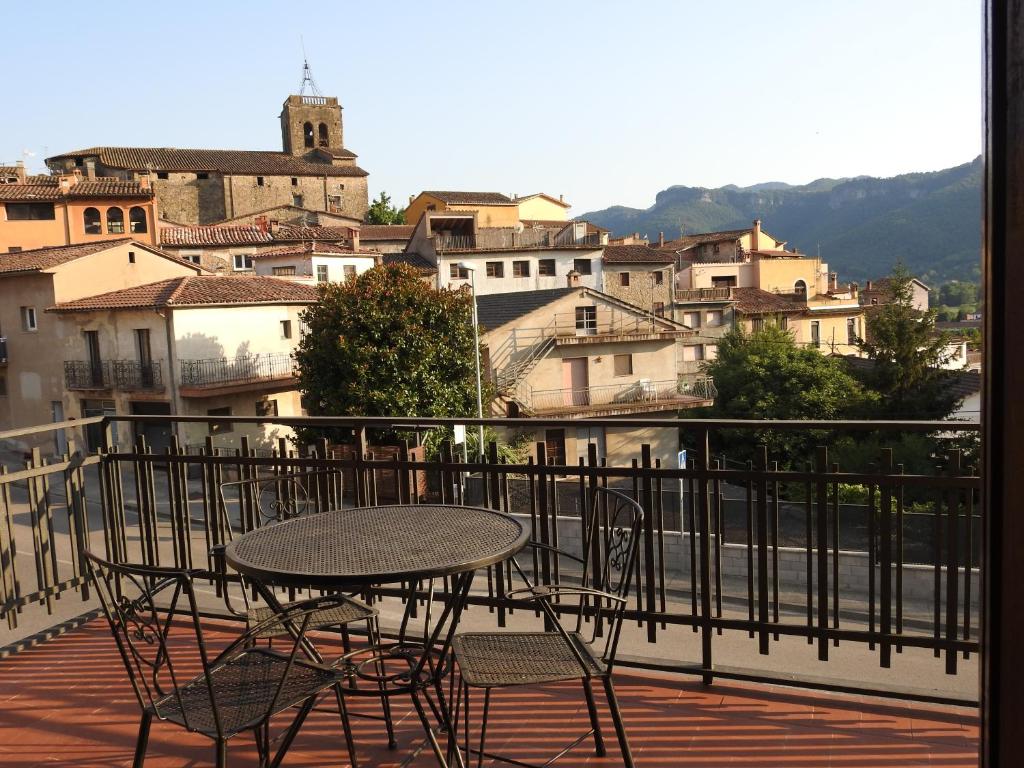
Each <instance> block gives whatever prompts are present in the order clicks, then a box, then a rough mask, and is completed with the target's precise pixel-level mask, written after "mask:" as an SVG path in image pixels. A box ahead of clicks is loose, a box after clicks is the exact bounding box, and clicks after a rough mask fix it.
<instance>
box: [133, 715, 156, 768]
mask: <svg viewBox="0 0 1024 768" xmlns="http://www.w3.org/2000/svg"><path fill="white" fill-rule="evenodd" d="M152 722H153V714H152V713H151V712H143V713H142V720H140V721H139V738H138V739H136V741H135V760H133V761H132V768H142V764H143V763H144V762H145V760H146V747H147V746H149V726H150V724H152Z"/></svg>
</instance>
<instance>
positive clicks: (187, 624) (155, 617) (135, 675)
mask: <svg viewBox="0 0 1024 768" xmlns="http://www.w3.org/2000/svg"><path fill="white" fill-rule="evenodd" d="M86 556H87V560H86V562H87V563H88V567H89V571H90V574H91V576H92V578H93V581H94V582H95V584H96V591H97V593H98V594H99V598H100V603H101V604H102V606H103V612H104V614H105V615H106V617H107V621H108V622H109V624H110V630H111V633H112V634H113V635H114V639H115V641H116V642H117V647H118V650H119V651H120V653H121V660H122V662H123V663H124V667H125V670H126V671H127V672H128V678H129V680H130V682H131V685H132V689H133V690H134V691H135V695H136V697H137V698H138V700H139V706H140V707H142V708H143V709H146V708H149V709H152V710H153V711H154V712H155V714H156V716H157V717H161V718H162V717H163V714H162V712H161V710H162V709H167V708H169V707H171V708H173V709H174V710H176V711H180V712H181V713H182V716H183V717H184V718H185V722H186V727H189V709H188V707H187V706H186V703H185V702H184V701H182V697H181V693H180V685H182V684H183V683H186V682H188V681H189V680H191V679H192V678H193V677H194V673H195V659H196V655H198V658H199V662H200V665H201V667H202V671H203V674H204V677H205V680H206V685H207V688H208V691H209V696H210V701H211V702H214V699H213V685H212V681H211V679H210V659H209V656H208V652H207V646H206V642H205V640H204V638H203V630H202V627H201V626H200V622H199V610H198V607H197V605H196V599H195V593H194V592H193V589H192V575H191V574H190V572H189V571H184V570H179V569H175V568H160V567H149V566H140V565H123V564H116V563H111V562H108V561H107V560H104V559H102V558H100V557H98V556H97V555H94V554H92V553H91V552H86ZM158 598H159V600H158ZM158 603H159V604H158ZM172 635H174V636H173V637H172ZM178 662H180V663H178ZM168 695H170V696H171V698H170V699H168V698H167V697H168ZM212 709H213V712H214V718H215V721H216V724H217V729H218V731H219V730H220V722H219V717H218V716H217V710H216V706H215V704H214V706H213V707H212Z"/></svg>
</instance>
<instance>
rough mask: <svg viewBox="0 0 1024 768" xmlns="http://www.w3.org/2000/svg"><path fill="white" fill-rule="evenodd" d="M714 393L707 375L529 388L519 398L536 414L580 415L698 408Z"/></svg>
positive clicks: (709, 399) (713, 386) (708, 401)
mask: <svg viewBox="0 0 1024 768" xmlns="http://www.w3.org/2000/svg"><path fill="white" fill-rule="evenodd" d="M716 394H717V390H716V389H715V384H714V382H713V381H712V380H711V379H710V378H701V379H695V380H693V381H687V382H680V381H679V380H677V379H668V380H665V381H651V380H650V379H640V380H638V381H633V382H630V383H628V384H607V385H603V386H596V387H584V388H582V389H570V388H566V389H547V390H534V389H531V390H529V391H528V392H527V394H526V395H525V397H524V398H523V405H524V406H525V407H526V408H527V410H528V411H529V412H530V413H533V414H536V415H538V416H550V415H553V414H558V415H562V416H568V417H570V418H582V417H587V416H610V415H614V414H618V413H645V412H646V413H650V412H655V411H668V410H676V409H682V408H700V407H703V406H708V405H711V404H712V403H713V402H714V399H715V395H716Z"/></svg>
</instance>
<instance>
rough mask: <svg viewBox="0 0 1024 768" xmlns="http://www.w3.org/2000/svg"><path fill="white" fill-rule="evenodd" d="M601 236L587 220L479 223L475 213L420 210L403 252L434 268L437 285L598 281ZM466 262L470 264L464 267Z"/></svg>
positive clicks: (517, 286)
mask: <svg viewBox="0 0 1024 768" xmlns="http://www.w3.org/2000/svg"><path fill="white" fill-rule="evenodd" d="M606 242H607V236H606V235H604V236H602V235H601V234H600V233H593V232H589V231H588V224H587V222H575V221H570V222H564V223H560V222H556V223H555V224H554V225H553V226H534V227H529V228H527V227H525V226H515V227H489V226H481V224H480V219H479V215H478V214H477V213H476V212H468V213H449V212H443V213H435V212H427V213H424V214H423V215H422V216H421V217H420V219H419V221H418V222H417V224H416V227H415V229H414V230H413V234H412V236H411V237H410V239H409V243H408V245H407V246H406V249H405V254H407V255H410V254H413V255H415V256H416V257H417V260H422V261H423V262H425V263H426V264H429V265H430V267H432V268H433V269H435V270H436V281H437V282H436V285H437V287H438V288H447V287H456V288H457V287H459V286H462V285H467V284H469V283H470V279H471V276H470V272H471V271H472V272H473V276H472V280H473V282H474V283H475V286H476V292H477V294H478V295H481V296H482V295H488V294H495V293H510V292H519V291H536V290H545V289H550V288H561V287H565V286H567V285H569V284H570V283H571V284H572V285H581V286H585V287H588V288H594V289H600V288H601V287H602V285H603V279H602V270H603V265H602V261H601V252H602V248H603V247H604V244H605V243H606ZM466 265H468V266H469V267H471V269H468V268H466Z"/></svg>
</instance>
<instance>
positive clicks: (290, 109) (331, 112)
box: [281, 62, 345, 155]
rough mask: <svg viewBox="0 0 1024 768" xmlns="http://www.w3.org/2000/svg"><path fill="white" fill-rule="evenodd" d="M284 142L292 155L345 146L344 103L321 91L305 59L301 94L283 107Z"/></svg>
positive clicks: (288, 99) (282, 134)
mask: <svg viewBox="0 0 1024 768" xmlns="http://www.w3.org/2000/svg"><path fill="white" fill-rule="evenodd" d="M307 91H308V93H307ZM281 143H282V145H283V148H284V151H285V152H287V153H288V154H291V155H305V154H307V153H308V152H312V151H313V150H314V149H343V148H344V146H345V143H344V136H343V133H342V119H341V105H340V104H338V99H337V97H336V96H324V95H322V94H321V93H320V89H319V88H317V87H316V83H315V82H314V81H313V74H312V72H310V69H309V62H303V67H302V86H301V87H300V88H299V93H298V94H297V95H292V96H289V97H288V98H287V99H286V100H285V102H284V106H283V107H282V109H281Z"/></svg>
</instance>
